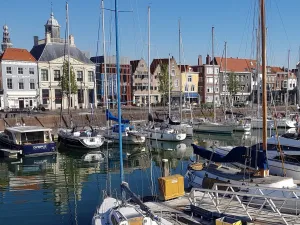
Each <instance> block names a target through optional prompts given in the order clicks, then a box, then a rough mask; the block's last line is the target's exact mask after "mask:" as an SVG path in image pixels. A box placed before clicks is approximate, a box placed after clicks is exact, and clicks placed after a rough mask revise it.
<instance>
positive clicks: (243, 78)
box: [214, 57, 256, 103]
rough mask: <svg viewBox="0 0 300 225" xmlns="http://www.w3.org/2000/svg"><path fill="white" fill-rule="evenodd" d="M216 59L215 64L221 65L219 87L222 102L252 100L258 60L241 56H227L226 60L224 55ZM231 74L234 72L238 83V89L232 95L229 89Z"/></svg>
mask: <svg viewBox="0 0 300 225" xmlns="http://www.w3.org/2000/svg"><path fill="white" fill-rule="evenodd" d="M214 60H215V64H216V65H218V66H219V67H220V71H219V72H220V74H219V79H220V83H219V87H220V97H221V103H224V102H225V100H226V101H232V100H233V102H238V101H241V102H245V101H248V100H251V95H252V86H253V80H254V73H255V70H256V60H253V59H241V58H227V59H226V60H225V58H222V57H215V58H214ZM230 74H234V76H236V77H235V79H236V80H237V83H238V87H237V90H238V91H237V93H236V94H235V95H234V96H230V93H229V90H228V81H229V76H230ZM229 98H233V99H229Z"/></svg>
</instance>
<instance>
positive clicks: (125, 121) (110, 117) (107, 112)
mask: <svg viewBox="0 0 300 225" xmlns="http://www.w3.org/2000/svg"><path fill="white" fill-rule="evenodd" d="M106 120H112V121H115V122H119V121H118V118H117V117H115V116H114V115H113V114H112V113H111V112H110V111H109V110H108V109H107V110H106ZM121 123H125V124H128V123H130V120H124V119H122V120H121Z"/></svg>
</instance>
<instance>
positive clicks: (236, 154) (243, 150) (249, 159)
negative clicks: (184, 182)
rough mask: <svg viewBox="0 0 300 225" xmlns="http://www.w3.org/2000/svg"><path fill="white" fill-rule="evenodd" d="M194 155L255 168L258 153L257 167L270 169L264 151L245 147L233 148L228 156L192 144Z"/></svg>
mask: <svg viewBox="0 0 300 225" xmlns="http://www.w3.org/2000/svg"><path fill="white" fill-rule="evenodd" d="M192 146H193V149H194V154H196V155H199V156H201V157H202V158H204V159H207V160H211V161H213V162H217V163H218V162H219V163H240V164H245V160H246V165H247V166H249V167H252V168H255V164H256V163H255V161H256V153H257V167H258V168H259V169H268V160H267V157H266V152H265V151H262V150H258V151H257V150H256V149H250V148H247V147H245V146H239V147H235V148H233V149H232V150H231V151H230V152H228V154H227V155H222V154H219V153H216V152H212V151H211V150H207V149H205V148H203V147H200V146H197V145H195V144H192Z"/></svg>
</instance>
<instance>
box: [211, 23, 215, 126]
mask: <svg viewBox="0 0 300 225" xmlns="http://www.w3.org/2000/svg"><path fill="white" fill-rule="evenodd" d="M214 30H215V28H214V27H212V29H211V36H212V41H211V45H212V46H211V49H212V56H211V57H212V62H213V65H212V66H213V106H214V122H216V105H215V60H214V58H215V56H214Z"/></svg>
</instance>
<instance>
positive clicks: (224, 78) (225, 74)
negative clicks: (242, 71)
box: [223, 41, 227, 118]
mask: <svg viewBox="0 0 300 225" xmlns="http://www.w3.org/2000/svg"><path fill="white" fill-rule="evenodd" d="M223 74H224V75H223V81H225V96H224V108H225V110H224V111H225V118H226V100H227V81H226V79H227V42H226V41H225V72H224V73H223Z"/></svg>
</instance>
